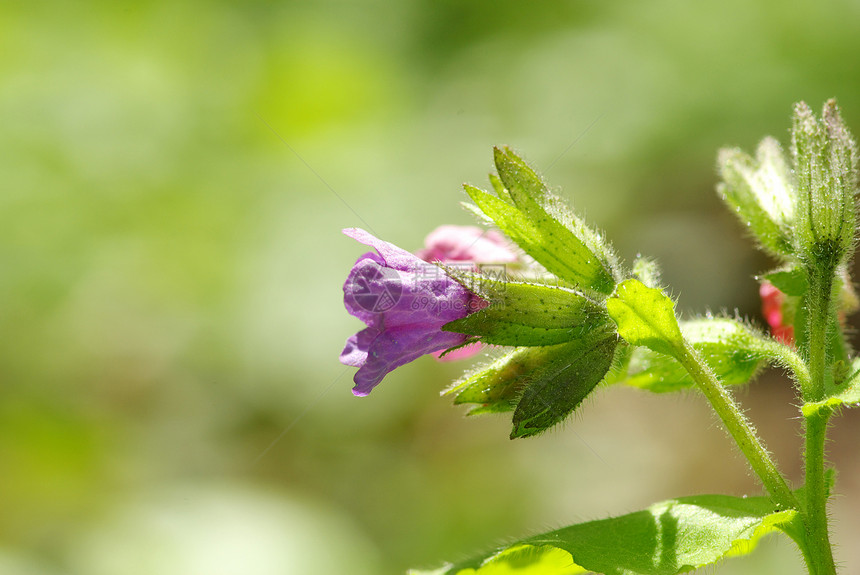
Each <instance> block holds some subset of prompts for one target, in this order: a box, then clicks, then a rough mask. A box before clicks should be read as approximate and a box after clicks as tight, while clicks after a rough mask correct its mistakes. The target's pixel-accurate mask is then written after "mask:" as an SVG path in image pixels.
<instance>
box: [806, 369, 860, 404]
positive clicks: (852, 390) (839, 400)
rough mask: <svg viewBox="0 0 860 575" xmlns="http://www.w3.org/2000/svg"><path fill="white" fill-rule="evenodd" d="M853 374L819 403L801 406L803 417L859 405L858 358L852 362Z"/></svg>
mask: <svg viewBox="0 0 860 575" xmlns="http://www.w3.org/2000/svg"><path fill="white" fill-rule="evenodd" d="M852 368H853V370H854V371H853V372H852V373H851V375H849V376H848V377H847V378H845V381H844V382H843V383H842V385H840V386H839V387H838V388H837V389H836V390H835V392H834V393H833V394H832V395H830V397H827V398H825V399H823V400H821V401H810V402H809V403H805V404H803V407H802V408H801V411H802V412H803V416H804V417H812V416H813V415H816V414H817V413H820V412H821V411H824V410H837V409H839V408H841V407H845V406H854V405H857V404H858V403H860V358H858V359H855V360H854V364H853V365H852Z"/></svg>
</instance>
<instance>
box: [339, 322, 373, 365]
mask: <svg viewBox="0 0 860 575" xmlns="http://www.w3.org/2000/svg"><path fill="white" fill-rule="evenodd" d="M378 335H379V330H378V329H376V328H375V327H368V328H365V329H363V330H361V331H360V332H358V333H356V334H354V335H351V336H350V337H349V339H347V340H346V345H345V346H344V348H343V351H342V352H340V362H341V363H342V364H344V365H351V366H352V367H361V366H362V365H364V362H365V361H367V350H368V349H370V344H371V343H373V340H374V339H376V337H377V336H378Z"/></svg>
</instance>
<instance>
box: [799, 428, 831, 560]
mask: <svg viewBox="0 0 860 575" xmlns="http://www.w3.org/2000/svg"><path fill="white" fill-rule="evenodd" d="M829 417H830V412H829V411H823V412H818V413H816V414H815V415H812V416H810V417H808V418H807V419H806V457H805V459H806V510H805V519H806V520H805V521H804V524H805V525H806V540H807V545H808V546H809V556H810V559H811V560H812V564H811V565H809V572H810V573H811V574H814V575H832V574H835V573H836V566H835V564H834V562H833V551H832V549H831V546H830V536H829V533H828V527H827V495H828V493H827V491H828V489H827V480H826V478H825V476H824V442H825V439H826V434H827V420H828V419H829Z"/></svg>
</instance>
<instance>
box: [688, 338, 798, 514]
mask: <svg viewBox="0 0 860 575" xmlns="http://www.w3.org/2000/svg"><path fill="white" fill-rule="evenodd" d="M679 351H682V353H680V354H679V357H678V359H679V361H680V362H681V365H683V366H684V369H686V370H687V372H688V373H689V374H690V377H692V378H693V381H695V382H696V385H698V386H699V389H701V390H702V393H703V394H704V395H705V397H706V398H707V399H708V401H709V402H710V403H711V406H712V407H713V408H714V411H716V412H717V415H718V416H719V417H720V419H721V420H722V422H723V424H724V425H725V426H726V429H728V431H729V434H730V435H731V436H732V438H733V439H734V440H735V443H737V444H738V447H740V449H741V451H742V452H743V454H744V456H746V458H747V460H749V462H750V466H752V468H753V471H755V473H756V475H758V476H759V478H760V479H761V482H762V484H764V487H765V489H767V491H768V493H770V496H771V498H772V499H773V501H774V503H776V504H777V505H778V506H779V507H781V508H782V509H796V508H797V507H798V502H797V499H796V498H795V497H794V494H793V493H792V492H791V489H789V487H788V484H787V483H786V481H785V478H784V477H783V475H782V474H781V473H780V472H779V469H777V467H776V464H775V463H774V462H773V459H772V458H771V457H770V454H769V453H768V452H767V450H766V449H765V448H764V445H762V443H761V440H760V439H759V438H758V436H757V435H756V433H755V429H754V428H753V426H752V424H751V423H750V421H749V420H748V419H747V418H746V416H744V414H743V412H742V411H741V410H740V408H739V407H738V405H737V403H735V401H734V399H733V398H732V396H731V394H730V393H729V392H728V390H726V388H725V387H723V385H722V384H721V383H720V382H719V381H718V380H717V377H716V376H715V375H714V373H713V372H712V371H711V370H710V368H708V367H707V366H706V365H705V363H704V360H702V358H701V356H700V355H699V353H698V352H697V351H696V350H695V349H694V348H693V346H692V345H690V344H689V342H686V341H685V342H684V347H683V350H679Z"/></svg>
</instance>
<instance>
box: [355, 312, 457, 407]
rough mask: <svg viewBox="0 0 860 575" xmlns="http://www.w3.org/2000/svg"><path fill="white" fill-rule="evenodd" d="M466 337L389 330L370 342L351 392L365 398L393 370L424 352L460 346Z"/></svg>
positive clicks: (397, 328)
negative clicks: (365, 357)
mask: <svg viewBox="0 0 860 575" xmlns="http://www.w3.org/2000/svg"><path fill="white" fill-rule="evenodd" d="M465 338H466V336H464V335H463V334H459V333H451V332H446V331H438V330H432V331H428V330H421V329H416V328H415V327H414V326H402V327H396V328H393V329H388V330H386V331H384V332H382V333H381V334H380V335H379V336H377V337H376V339H374V340H373V342H372V343H371V344H370V348H369V349H368V353H367V360H366V361H365V363H364V365H362V366H361V368H359V370H358V371H357V372H356V373H355V377H353V381H355V387H353V388H352V393H353V394H354V395H356V396H359V397H364V396H366V395H368V394H369V393H370V392H371V391H372V390H373V388H374V387H376V386H377V385H378V384H379V382H380V381H382V378H384V377H385V376H386V375H387V374H388V373H390V372H391V371H393V370H394V369H396V368H398V367H400V366H401V365H404V364H407V363H409V362H410V361H413V360H415V359H418V358H419V357H421V356H422V355H424V354H427V353H432V352H434V351H439V350H442V349H447V348H449V347H453V346H455V345H459V344H461V343H463V341H465Z"/></svg>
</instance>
